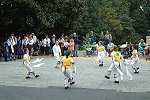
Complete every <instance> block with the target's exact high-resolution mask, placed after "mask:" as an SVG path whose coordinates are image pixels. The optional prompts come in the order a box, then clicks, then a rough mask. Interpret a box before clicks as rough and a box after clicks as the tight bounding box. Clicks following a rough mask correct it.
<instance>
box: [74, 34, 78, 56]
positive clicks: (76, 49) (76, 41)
mask: <svg viewBox="0 0 150 100" xmlns="http://www.w3.org/2000/svg"><path fill="white" fill-rule="evenodd" d="M73 39H74V50H75V51H74V57H78V41H79V37H78V35H77V34H76V33H75V32H74V33H73Z"/></svg>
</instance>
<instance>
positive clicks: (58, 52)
mask: <svg viewBox="0 0 150 100" xmlns="http://www.w3.org/2000/svg"><path fill="white" fill-rule="evenodd" d="M53 53H54V57H55V58H56V67H55V68H59V67H58V65H60V56H61V49H60V46H59V41H58V40H56V42H55V45H54V46H53Z"/></svg>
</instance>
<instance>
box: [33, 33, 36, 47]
mask: <svg viewBox="0 0 150 100" xmlns="http://www.w3.org/2000/svg"><path fill="white" fill-rule="evenodd" d="M32 38H33V44H35V43H36V42H37V37H36V35H35V34H34V33H32Z"/></svg>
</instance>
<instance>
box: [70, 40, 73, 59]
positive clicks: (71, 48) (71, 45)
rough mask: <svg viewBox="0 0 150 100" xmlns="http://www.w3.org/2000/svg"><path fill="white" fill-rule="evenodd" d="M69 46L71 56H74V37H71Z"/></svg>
mask: <svg viewBox="0 0 150 100" xmlns="http://www.w3.org/2000/svg"><path fill="white" fill-rule="evenodd" d="M69 47H70V51H71V56H72V57H73V54H74V40H73V39H70V43H69Z"/></svg>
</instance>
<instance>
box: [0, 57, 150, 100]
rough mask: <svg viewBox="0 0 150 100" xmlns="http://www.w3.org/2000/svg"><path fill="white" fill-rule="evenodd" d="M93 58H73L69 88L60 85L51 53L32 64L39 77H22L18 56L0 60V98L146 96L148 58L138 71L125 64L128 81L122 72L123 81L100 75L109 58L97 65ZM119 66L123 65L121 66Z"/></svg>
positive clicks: (57, 99) (149, 94)
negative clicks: (74, 68)
mask: <svg viewBox="0 0 150 100" xmlns="http://www.w3.org/2000/svg"><path fill="white" fill-rule="evenodd" d="M95 59H96V58H95V57H94V58H85V57H78V58H74V60H75V63H76V66H77V74H75V75H74V77H75V78H74V79H75V81H76V84H75V85H74V86H72V87H71V88H70V89H69V90H64V89H63V88H64V86H63V84H64V78H63V75H62V73H61V70H59V69H55V68H54V67H55V60H54V58H53V57H45V58H44V60H43V62H44V63H45V65H44V66H42V67H39V68H34V70H35V72H36V73H38V74H40V77H39V78H31V79H28V80H27V79H25V74H26V70H25V68H22V67H19V66H20V65H21V63H22V61H21V60H17V61H12V62H0V100H35V99H36V98H37V99H36V100H48V98H51V99H49V100H60V99H62V100H67V99H72V98H74V99H73V100H75V99H79V100H87V99H88V100H94V99H95V100H97V99H98V98H102V100H116V98H117V95H120V96H119V98H122V99H117V100H125V99H127V98H128V99H127V100H129V99H130V100H131V99H132V100H141V99H140V98H142V100H149V99H150V92H149V91H150V79H149V77H150V62H146V61H144V60H142V61H141V64H140V65H139V66H140V73H139V74H133V72H132V70H131V67H130V66H129V70H130V72H131V74H132V75H133V77H134V79H133V80H132V81H129V80H128V77H127V76H126V75H124V80H123V81H121V82H120V83H119V84H114V83H113V78H112V79H110V80H106V79H105V78H104V75H105V74H106V72H107V69H108V67H109V65H110V64H111V60H110V59H109V58H107V59H105V61H104V67H99V66H98V63H97V62H96V60H95ZM122 67H123V69H124V66H122ZM29 87H32V88H29ZM13 95H14V96H13ZM32 95H33V97H32ZM67 95H69V97H68V98H66V96H67ZM61 96H62V97H61ZM29 97H31V98H32V99H31V98H29ZM42 97H43V99H41V98H42ZM83 97H85V99H83ZM111 97H112V98H111ZM1 98H3V99H1ZM64 98H66V99H64Z"/></svg>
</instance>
